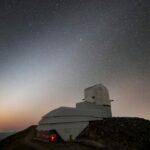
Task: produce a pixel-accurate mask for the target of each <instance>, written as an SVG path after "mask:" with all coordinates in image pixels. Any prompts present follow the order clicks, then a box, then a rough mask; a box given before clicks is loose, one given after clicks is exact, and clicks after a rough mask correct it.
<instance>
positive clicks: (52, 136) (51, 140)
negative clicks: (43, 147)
mask: <svg viewBox="0 0 150 150" xmlns="http://www.w3.org/2000/svg"><path fill="white" fill-rule="evenodd" d="M56 139H57V135H56V134H55V133H51V134H50V136H49V140H50V142H55V141H56Z"/></svg>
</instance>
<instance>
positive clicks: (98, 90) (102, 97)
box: [84, 84, 110, 105]
mask: <svg viewBox="0 0 150 150" xmlns="http://www.w3.org/2000/svg"><path fill="white" fill-rule="evenodd" d="M84 99H85V101H87V102H90V103H95V104H97V105H110V99H109V92H108V89H107V88H106V87H105V86H104V85H102V84H96V85H94V86H91V87H89V88H86V89H85V90H84Z"/></svg>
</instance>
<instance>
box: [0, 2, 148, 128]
mask: <svg viewBox="0 0 150 150" xmlns="http://www.w3.org/2000/svg"><path fill="white" fill-rule="evenodd" d="M97 83H102V84H104V85H105V86H106V87H107V88H108V89H109V91H110V97H111V99H114V100H115V101H114V102H113V103H112V113H113V116H129V117H142V118H146V119H150V1H149V0H0V131H8V130H16V129H22V128H25V127H27V126H29V125H31V124H37V122H38V121H39V120H40V118H41V116H43V115H44V114H45V113H47V112H48V111H50V110H52V109H54V108H56V107H59V106H62V105H63V106H75V103H76V102H79V101H81V99H82V98H83V90H84V89H85V88H86V87H88V86H91V85H94V84H97Z"/></svg>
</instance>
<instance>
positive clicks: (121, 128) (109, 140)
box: [0, 118, 150, 150]
mask: <svg viewBox="0 0 150 150" xmlns="http://www.w3.org/2000/svg"><path fill="white" fill-rule="evenodd" d="M35 137H36V126H31V127H29V128H28V129H26V130H24V131H22V132H19V133H16V134H14V135H12V136H9V137H7V138H6V139H4V140H2V141H1V142H0V149H1V150H20V149H21V150H28V149H29V150H43V149H44V150H48V149H53V150H93V149H95V150H96V149H103V150H149V149H150V121H148V120H144V119H140V118H110V119H104V120H101V121H94V122H90V124H89V126H88V127H87V128H86V129H85V130H84V131H83V132H82V133H81V134H80V135H79V136H78V138H77V141H76V142H68V143H63V142H61V143H46V142H41V141H38V140H37V139H36V138H35Z"/></svg>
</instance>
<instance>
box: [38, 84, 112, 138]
mask: <svg viewBox="0 0 150 150" xmlns="http://www.w3.org/2000/svg"><path fill="white" fill-rule="evenodd" d="M108 117H112V113H111V100H110V98H109V93H108V89H107V88H106V87H105V86H103V85H102V84H97V85H94V86H92V87H89V88H86V89H85V90H84V101H83V102H80V103H77V104H76V107H75V108H72V107H59V108H57V109H54V110H52V111H50V112H49V113H47V114H46V115H44V116H43V117H42V119H41V120H40V122H39V125H38V127H37V130H38V131H39V133H42V134H39V135H40V136H41V135H42V136H41V137H46V138H48V137H49V135H48V134H49V133H50V131H51V130H55V131H56V132H57V133H58V134H59V136H60V137H61V138H62V139H63V140H64V141H69V140H74V139H75V138H76V137H77V136H78V135H79V134H80V133H81V132H82V131H83V129H84V128H85V127H86V126H87V125H88V124H89V121H94V120H102V119H103V118H108ZM45 133H47V136H45V135H44V134H45Z"/></svg>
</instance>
